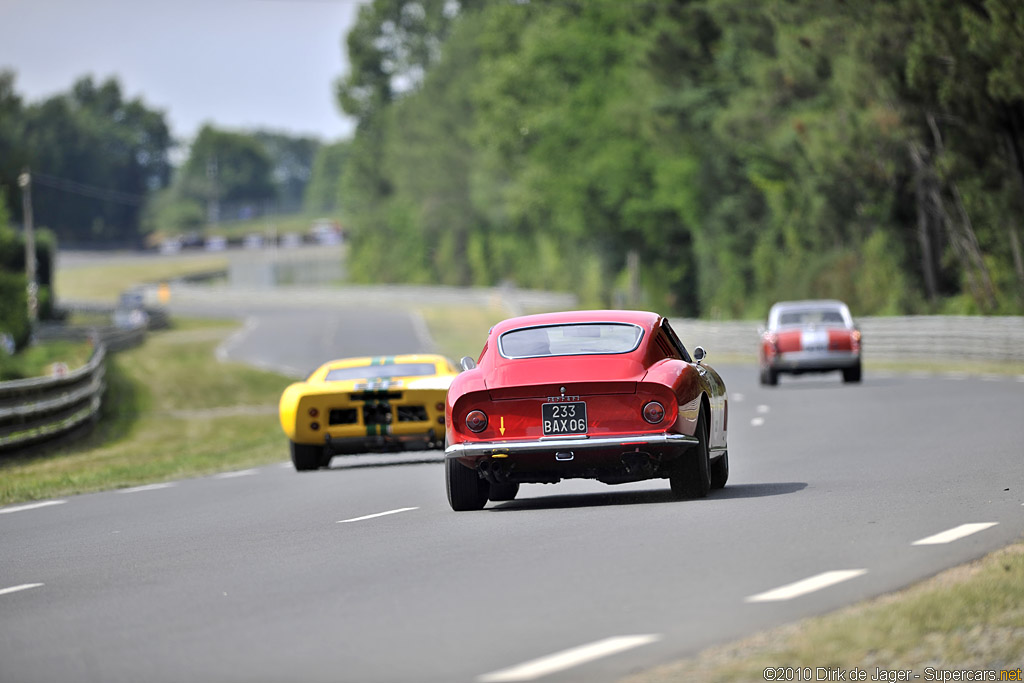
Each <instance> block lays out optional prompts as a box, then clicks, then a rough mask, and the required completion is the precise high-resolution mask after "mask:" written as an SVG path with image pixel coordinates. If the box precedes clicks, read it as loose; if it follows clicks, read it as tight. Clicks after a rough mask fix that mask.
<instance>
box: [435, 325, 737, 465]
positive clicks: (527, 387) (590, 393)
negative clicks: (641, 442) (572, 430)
mask: <svg viewBox="0 0 1024 683" xmlns="http://www.w3.org/2000/svg"><path fill="white" fill-rule="evenodd" d="M585 322H621V323H631V324H635V325H639V326H640V327H641V328H642V329H643V331H644V332H643V337H642V339H641V340H640V344H639V346H638V347H637V349H636V350H634V351H632V352H630V353H625V354H601V355H580V356H553V357H543V358H519V359H508V358H505V357H503V356H501V355H500V354H499V353H498V350H497V340H498V338H499V337H500V336H501V334H503V333H504V332H507V331H509V330H513V329H518V328H522V327H530V326H537V325H550V324H565V323H585ZM663 322H664V318H662V317H661V316H659V315H657V314H655V313H647V312H640V311H573V312H565V313H548V314H541V315H531V316H522V317H518V318H512V319H509V320H505V321H503V322H501V323H499V324H497V325H495V326H494V327H493V328H492V329H491V331H490V333H489V334H488V337H487V343H486V344H485V346H484V349H483V351H482V352H481V354H480V357H479V359H478V360H477V367H476V368H475V369H472V370H468V371H465V372H463V373H461V374H460V375H458V376H457V377H456V378H455V380H454V381H453V382H452V384H451V387H450V388H449V390H448V397H447V405H446V425H447V441H448V444H458V443H470V442H494V441H517V440H536V439H538V438H540V437H541V436H542V433H543V432H542V426H541V405H542V404H543V403H546V402H548V400H547V399H548V397H554V396H561V388H562V387H565V395H567V396H579V397H580V398H581V400H584V401H585V402H586V406H587V418H588V432H587V433H588V435H590V436H591V437H595V436H617V435H628V434H661V433H666V432H668V433H678V434H687V435H692V434H693V433H694V430H695V427H696V421H697V411H698V410H699V409H700V407H701V404H702V402H703V403H704V404H705V410H710V412H711V414H710V415H709V416H708V417H709V428H710V430H711V435H710V437H711V438H710V445H711V447H712V448H715V447H723V448H724V446H725V443H726V425H727V422H726V417H725V411H726V402H725V386H724V383H722V381H721V378H720V377H719V376H718V375H717V373H715V371H714V370H713V369H712V368H711V367H710V366H708V365H704V366H702V369H703V370H704V374H701V373H700V372H699V371H698V367H697V365H696V364H694V363H688V362H686V361H684V360H681V359H678V358H667V357H666V353H665V351H664V350H663V349H662V347H660V346H659V344H657V343H655V340H656V339H657V337H658V335H659V334H660V333H662V329H661V328H662V324H663ZM651 400H657V401H659V402H661V404H662V405H663V406H665V411H666V418H665V420H664V421H662V423H660V424H657V425H651V424H649V423H647V422H646V421H645V420H644V419H643V417H642V412H641V411H642V409H643V406H644V404H645V403H647V402H648V401H651ZM475 409H479V410H483V411H484V412H485V413H486V414H487V415H488V418H489V423H488V426H487V428H486V429H484V430H483V431H482V432H480V433H478V434H475V433H473V432H471V431H470V430H469V429H468V428H467V427H466V422H465V420H466V415H467V414H468V413H469V411H471V410H475ZM502 419H503V420H504V422H503V423H502ZM502 425H503V426H504V430H505V431H504V433H502V432H501V428H502ZM619 452H620V453H621V450H620V451H619Z"/></svg>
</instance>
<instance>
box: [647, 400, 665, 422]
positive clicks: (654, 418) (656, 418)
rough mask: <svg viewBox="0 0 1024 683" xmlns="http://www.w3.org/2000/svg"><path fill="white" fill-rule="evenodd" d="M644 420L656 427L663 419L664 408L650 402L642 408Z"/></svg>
mask: <svg viewBox="0 0 1024 683" xmlns="http://www.w3.org/2000/svg"><path fill="white" fill-rule="evenodd" d="M643 414H644V419H645V420H647V421H648V422H650V423H651V424H652V425H656V424H658V423H659V422H661V421H662V420H664V419H665V406H663V405H661V404H660V403H658V402H657V401H650V402H649V403H647V404H646V405H645V406H644V410H643Z"/></svg>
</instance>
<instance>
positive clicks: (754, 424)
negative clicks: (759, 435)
mask: <svg viewBox="0 0 1024 683" xmlns="http://www.w3.org/2000/svg"><path fill="white" fill-rule="evenodd" d="M763 424H764V418H763V417H755V418H754V419H753V420H751V421H750V426H752V427H760V426H761V425H763Z"/></svg>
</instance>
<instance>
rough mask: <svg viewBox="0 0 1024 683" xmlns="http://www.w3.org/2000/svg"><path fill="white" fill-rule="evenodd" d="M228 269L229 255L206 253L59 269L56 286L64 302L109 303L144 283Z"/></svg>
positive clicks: (59, 296) (58, 294)
mask: <svg viewBox="0 0 1024 683" xmlns="http://www.w3.org/2000/svg"><path fill="white" fill-rule="evenodd" d="M227 267H228V261H227V257H226V256H224V255H222V254H220V255H217V254H205V253H204V254H188V255H185V256H176V257H169V258H166V259H159V260H156V259H153V260H149V259H143V260H132V261H127V262H124V263H117V262H112V263H104V264H102V265H95V266H80V267H77V268H58V269H57V272H56V275H55V283H54V287H55V289H56V292H57V296H58V298H60V299H74V300H75V301H101V302H108V303H109V302H115V301H117V298H118V297H119V296H120V294H121V292H123V291H125V290H127V289H131V288H132V287H134V286H136V285H138V284H140V283H144V282H159V281H161V280H173V279H175V278H179V277H183V276H185V275H193V274H196V273H204V272H210V271H215V270H226V269H227Z"/></svg>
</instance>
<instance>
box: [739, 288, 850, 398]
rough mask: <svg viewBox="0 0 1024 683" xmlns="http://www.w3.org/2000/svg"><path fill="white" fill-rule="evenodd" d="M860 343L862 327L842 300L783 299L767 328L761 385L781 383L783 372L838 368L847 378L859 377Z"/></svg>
mask: <svg viewBox="0 0 1024 683" xmlns="http://www.w3.org/2000/svg"><path fill="white" fill-rule="evenodd" d="M860 345H861V334H860V330H859V329H857V325H856V323H855V322H854V320H853V316H852V315H850V309H849V307H847V305H846V304H844V303H843V302H842V301H835V300H831V299H819V300H808V301H780V302H778V303H777V304H775V305H774V306H772V308H771V311H770V312H769V313H768V323H767V326H766V327H764V328H762V331H761V343H760V347H759V350H758V357H759V361H760V369H761V377H760V380H761V384H765V385H769V386H774V385H776V384H778V383H779V375H780V374H781V373H790V374H794V375H799V374H802V373H805V372H834V371H836V370H839V371H841V372H842V373H843V381H844V382H859V381H860V380H861V362H860Z"/></svg>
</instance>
